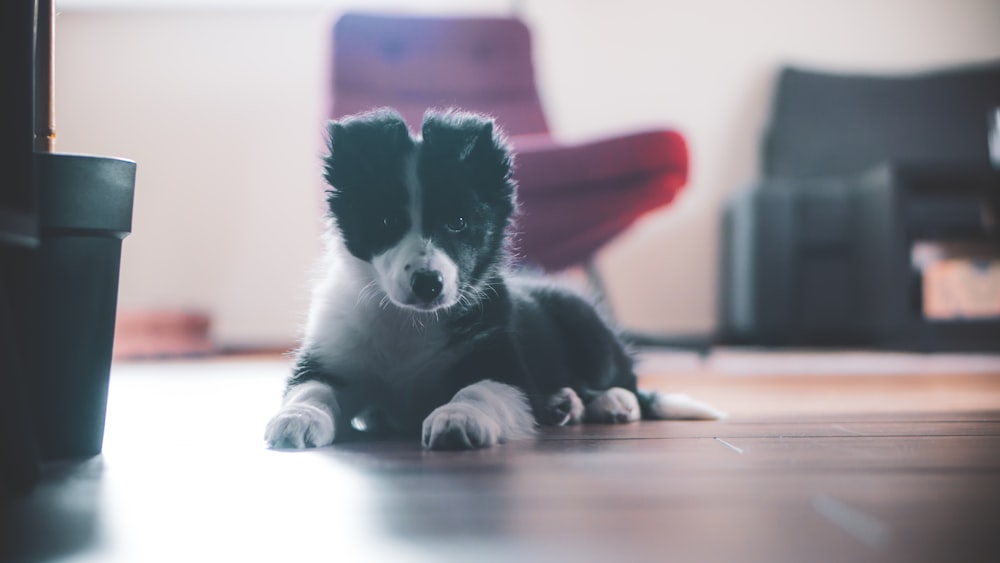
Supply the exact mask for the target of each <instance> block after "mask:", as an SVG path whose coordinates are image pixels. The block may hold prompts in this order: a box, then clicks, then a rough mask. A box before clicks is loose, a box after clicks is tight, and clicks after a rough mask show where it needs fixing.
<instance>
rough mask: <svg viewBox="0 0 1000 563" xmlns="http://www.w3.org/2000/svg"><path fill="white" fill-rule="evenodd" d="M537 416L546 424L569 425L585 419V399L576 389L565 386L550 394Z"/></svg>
mask: <svg viewBox="0 0 1000 563" xmlns="http://www.w3.org/2000/svg"><path fill="white" fill-rule="evenodd" d="M536 418H538V422H539V423H540V424H544V425H546V426H569V425H573V424H579V423H580V422H582V421H583V401H582V400H580V396H579V395H577V394H576V391H574V390H573V389H571V388H569V387H563V388H562V389H560V390H558V391H556V392H555V393H553V394H552V395H550V396H549V397H548V398H547V399H546V400H545V403H544V404H543V405H542V407H541V408H540V410H539V411H538V413H537V415H536Z"/></svg>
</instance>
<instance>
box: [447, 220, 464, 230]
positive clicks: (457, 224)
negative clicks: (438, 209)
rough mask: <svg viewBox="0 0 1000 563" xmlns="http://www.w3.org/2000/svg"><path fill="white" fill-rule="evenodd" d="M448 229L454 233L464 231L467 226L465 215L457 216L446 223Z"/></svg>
mask: <svg viewBox="0 0 1000 563" xmlns="http://www.w3.org/2000/svg"><path fill="white" fill-rule="evenodd" d="M445 227H447V229H448V230H449V231H451V232H453V233H457V232H460V231H464V230H465V227H466V223H465V218H464V217H455V218H453V219H452V220H451V221H448V223H447V224H446V225H445Z"/></svg>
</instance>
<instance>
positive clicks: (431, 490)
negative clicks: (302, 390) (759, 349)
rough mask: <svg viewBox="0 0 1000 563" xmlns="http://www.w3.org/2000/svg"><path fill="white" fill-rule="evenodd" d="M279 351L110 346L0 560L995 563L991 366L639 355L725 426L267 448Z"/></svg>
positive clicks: (0, 527) (14, 509)
mask: <svg viewBox="0 0 1000 563" xmlns="http://www.w3.org/2000/svg"><path fill="white" fill-rule="evenodd" d="M287 367H288V366H287V363H286V362H285V361H267V360H259V359H255V360H246V361H238V360H229V361H218V360H215V361H205V362H192V361H187V362H168V363H136V364H124V365H123V364H119V365H117V366H116V368H115V371H114V374H113V379H112V391H111V403H110V404H109V418H108V434H107V437H106V441H105V453H104V455H103V456H101V457H98V458H94V459H92V460H87V461H83V462H76V463H69V464H62V465H60V466H53V467H49V468H47V475H46V478H45V482H44V483H43V485H42V487H40V488H39V489H38V490H37V491H35V493H33V494H32V495H31V496H30V497H28V498H25V499H22V500H21V501H19V502H17V503H14V504H11V505H8V506H5V507H4V511H3V513H2V520H0V533H2V534H3V535H2V536H0V554H2V558H0V560H3V561H50V560H62V559H71V560H75V561H250V560H253V561H270V560H274V561H330V560H350V561H469V560H474V561H518V562H528V561H545V562H552V561H574V562H587V561H601V562H607V561H630V562H631V561H697V562H702V561H709V562H711V561H720V562H721V561H726V562H729V561H761V562H765V561H766V562H774V561H796V562H797V561H810V562H813V561H821V562H822V561H838V562H839V561H900V562H903V561H906V562H909V561H995V560H996V554H997V553H1000V524H998V523H1000V371H998V372H997V373H987V372H981V371H980V372H974V373H972V372H962V371H961V370H958V371H955V372H952V373H936V374H935V373H920V374H912V373H911V374H907V373H885V372H884V370H882V368H880V370H882V372H883V373H880V374H871V375H859V374H857V373H850V374H843V375H840V376H837V375H836V374H819V375H817V374H808V373H805V374H797V375H791V374H787V375H776V374H759V375H747V374H745V373H744V374H738V375H734V374H732V373H727V372H725V371H724V370H719V371H712V370H711V369H702V368H698V369H696V370H679V371H676V372H670V371H661V372H650V371H647V372H644V375H643V383H644V385H645V386H647V387H655V388H658V389H664V390H674V391H686V392H689V393H690V394H692V395H694V396H697V397H698V398H700V399H705V400H708V401H710V402H714V403H715V404H717V406H719V407H721V408H723V409H727V410H729V411H730V412H731V413H732V416H731V417H730V418H729V419H728V420H725V421H719V422H688V421H672V422H642V423H636V424H627V425H621V426H577V427H567V428H548V429H542V430H541V431H540V432H539V434H538V437H537V439H536V440H530V441H523V442H515V443H509V444H505V445H502V446H500V447H497V448H494V449H491V450H484V451H474V452H427V451H424V450H422V449H421V448H420V447H419V445H418V444H416V443H412V442H399V441H384V442H372V443H351V444H344V445H341V446H334V447H329V448H321V449H317V450H309V451H303V452H276V451H269V450H266V449H265V448H264V447H263V444H262V442H261V431H262V428H263V424H264V422H265V421H266V420H267V417H268V416H270V414H271V412H272V410H273V409H274V408H275V407H276V406H277V402H278V393H279V392H280V389H281V385H282V379H283V377H284V373H285V370H286V369H287Z"/></svg>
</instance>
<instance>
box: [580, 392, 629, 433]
mask: <svg viewBox="0 0 1000 563" xmlns="http://www.w3.org/2000/svg"><path fill="white" fill-rule="evenodd" d="M641 414H642V411H641V409H640V406H639V401H638V400H637V399H636V396H635V393H633V392H631V391H629V390H628V389H623V388H621V387H612V388H611V389H608V390H606V391H604V392H602V393H600V394H599V395H597V396H596V397H594V398H593V400H591V401H590V402H588V403H587V406H586V407H585V408H584V413H583V419H584V420H585V421H587V422H600V423H605V424H621V423H625V422H635V421H637V420H639V418H640V416H641Z"/></svg>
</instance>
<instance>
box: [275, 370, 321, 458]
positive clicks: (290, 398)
mask: <svg viewBox="0 0 1000 563" xmlns="http://www.w3.org/2000/svg"><path fill="white" fill-rule="evenodd" d="M337 415H338V407H337V402H336V400H335V399H334V396H333V389H331V388H330V386H329V385H327V384H325V383H321V382H319V381H307V382H305V383H303V384H301V385H297V386H295V387H294V388H292V389H291V390H289V392H288V394H287V395H285V400H284V403H283V405H282V407H281V410H279V411H278V414H276V415H274V418H272V419H271V421H270V422H268V423H267V428H266V429H265V430H264V440H265V441H267V444H268V445H269V446H271V447H292V448H306V447H321V446H326V445H329V444H332V443H333V439H334V434H335V430H336V425H335V422H334V421H335V420H336V418H337Z"/></svg>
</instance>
